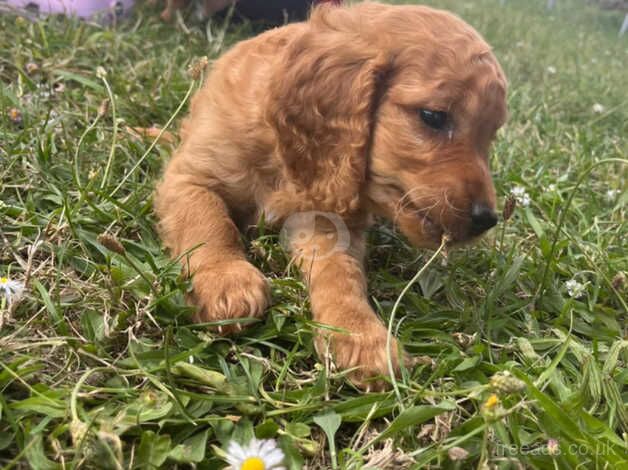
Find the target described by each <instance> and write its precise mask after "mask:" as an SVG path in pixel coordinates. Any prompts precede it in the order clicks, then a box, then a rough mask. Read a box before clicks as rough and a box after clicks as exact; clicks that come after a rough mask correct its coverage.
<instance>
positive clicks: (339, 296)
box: [155, 3, 507, 386]
mask: <svg viewBox="0 0 628 470" xmlns="http://www.w3.org/2000/svg"><path fill="white" fill-rule="evenodd" d="M505 97H506V79H505V77H504V74H503V72H502V70H501V68H500V66H499V64H498V63H497V61H496V59H495V57H494V56H493V54H492V53H491V50H490V47H489V46H488V44H487V43H486V42H485V41H484V40H483V39H482V38H481V37H480V36H479V34H478V33H477V32H476V31H474V30H473V29H472V28H471V27H470V26H469V25H467V24H466V23H464V22H463V21H462V20H460V19H459V18H457V17H456V16H454V15H452V14H450V13H447V12H444V11H439V10H434V9H431V8H427V7H422V6H409V5H403V6H402V5H399V6H391V5H382V4H377V3H361V4H358V5H354V6H346V7H333V6H326V5H322V6H320V7H317V8H316V9H314V11H313V12H312V14H311V17H310V19H309V20H308V21H307V22H303V23H296V24H291V25H287V26H284V27H281V28H277V29H274V30H271V31H268V32H265V33H263V34H261V35H259V36H257V37H255V38H252V39H250V40H247V41H243V42H241V43H239V44H237V45H236V46H234V47H233V48H232V49H231V50H230V51H229V52H227V53H226V54H224V55H223V56H222V57H221V58H220V59H219V60H218V61H216V63H215V64H214V65H213V66H212V70H211V73H210V75H209V77H208V78H207V81H206V83H205V85H204V87H203V88H202V89H201V90H200V91H199V92H198V93H197V94H196V96H195V97H194V99H193V100H192V104H191V111H190V115H189V117H188V118H187V119H186V120H185V121H184V123H183V125H182V129H181V137H182V143H181V145H180V147H179V148H178V150H177V151H176V153H175V155H174V157H173V158H172V160H171V161H170V163H169V164H168V166H167V169H166V171H165V174H164V178H163V181H162V182H161V183H160V185H159V187H158V188H157V193H156V201H155V202H156V211H157V214H158V216H159V219H160V230H161V233H162V237H163V240H164V242H165V244H166V246H167V247H168V248H169V249H170V251H171V253H172V255H173V256H181V255H182V254H184V253H188V252H189V253H188V254H187V256H186V258H185V269H186V272H188V273H189V274H190V275H192V276H193V281H192V283H193V294H192V297H193V302H194V303H195V304H196V305H197V306H198V313H197V319H198V320H199V321H217V320H226V319H234V320H237V319H240V318H243V317H259V316H261V315H262V314H263V313H264V310H265V309H266V307H267V305H268V302H269V289H268V284H267V281H266V279H265V277H264V276H263V274H262V273H261V272H260V271H259V270H258V269H257V268H255V267H254V266H253V265H251V264H250V263H249V262H248V261H247V260H246V255H245V252H244V250H243V246H242V243H241V241H240V234H239V228H240V229H242V228H244V227H246V226H247V225H248V224H252V223H255V222H256V220H258V218H259V217H260V216H261V214H264V215H265V218H266V220H267V221H268V220H269V221H272V222H274V223H275V224H277V225H278V226H281V224H282V223H284V221H286V219H288V218H289V217H291V216H294V214H297V213H301V212H305V211H317V212H318V213H333V214H336V215H337V216H338V217H339V218H341V219H342V221H343V222H344V224H345V226H346V228H347V231H348V233H349V235H350V243H348V245H347V246H345V247H343V249H342V250H336V251H334V246H332V245H333V244H334V243H336V242H337V237H334V236H330V234H331V235H333V232H334V231H335V230H337V227H336V226H335V225H334V224H331V223H329V221H328V220H327V221H326V219H325V218H324V217H323V218H322V220H321V221H318V222H317V223H316V227H315V228H314V233H313V234H311V236H310V237H309V238H308V239H307V240H306V241H305V242H303V240H301V241H299V240H288V244H289V245H290V246H291V247H292V249H293V254H294V256H295V258H296V259H297V261H298V262H299V264H300V265H301V267H302V268H301V269H302V271H303V272H304V277H305V279H306V281H307V283H308V287H309V293H310V298H311V306H312V315H313V318H314V320H316V321H317V322H319V323H320V324H323V325H329V326H331V327H333V329H331V330H326V329H324V328H321V330H320V334H319V335H318V336H317V339H316V346H317V349H318V350H319V353H323V352H324V350H329V351H330V352H331V354H332V356H333V358H334V360H335V362H336V364H337V365H338V366H339V367H341V368H353V372H351V374H350V377H351V378H352V380H353V381H354V382H355V383H357V384H360V385H366V384H368V383H371V384H374V385H376V386H379V385H382V381H381V380H380V381H374V382H373V381H370V379H371V378H372V377H374V376H378V375H381V374H386V373H387V362H386V357H387V353H386V339H387V332H386V329H385V328H384V327H383V325H382V324H381V322H380V321H379V319H378V318H377V316H376V314H375V313H374V312H373V309H372V308H371V306H370V305H369V301H368V297H367V288H366V282H365V274H364V268H363V255H364V249H365V247H364V239H363V234H362V232H363V230H364V229H365V228H366V227H367V226H368V225H369V224H370V223H371V218H372V217H371V215H382V216H384V217H387V218H389V219H390V220H393V221H394V223H395V225H396V226H397V227H398V228H399V229H400V230H401V232H402V233H404V234H405V235H406V236H407V238H408V239H409V240H410V241H411V242H412V243H413V244H414V245H416V246H417V247H426V248H431V247H434V246H436V245H438V243H439V241H440V239H441V236H442V235H443V234H444V233H447V234H448V235H449V236H450V238H451V240H452V243H454V244H455V243H463V242H466V241H469V240H472V239H474V238H476V237H477V236H479V235H480V234H481V233H482V232H483V231H485V230H486V229H488V228H490V227H491V226H492V225H494V223H495V222H496V217H495V215H494V207H495V190H494V187H493V183H492V181H491V175H490V171H489V167H488V152H489V146H490V144H491V141H492V140H493V138H494V136H495V133H496V131H497V129H498V128H499V127H500V126H501V125H502V124H503V123H504V121H505V119H506V113H507V112H506V102H505ZM421 110H428V111H430V110H431V111H438V112H440V113H441V117H442V116H446V123H445V124H444V125H443V126H440V127H438V126H431V125H428V123H427V121H426V120H425V119H424V116H423V112H422V111H421ZM445 113H446V114H445ZM437 127H438V128H437ZM336 235H337V234H336ZM326 252H327V255H326V256H320V254H321V253H326ZM239 328H240V325H239V324H238V323H232V324H230V325H228V326H225V327H224V328H221V330H222V331H224V332H228V331H233V330H236V329H239ZM392 352H393V365H394V367H395V368H398V367H399V355H400V354H402V352H401V351H398V348H397V346H396V343H395V342H394V341H393V348H392Z"/></svg>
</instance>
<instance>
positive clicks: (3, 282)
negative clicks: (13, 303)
mask: <svg viewBox="0 0 628 470" xmlns="http://www.w3.org/2000/svg"><path fill="white" fill-rule="evenodd" d="M7 282H9V279H7V278H6V277H0V284H6V283H7Z"/></svg>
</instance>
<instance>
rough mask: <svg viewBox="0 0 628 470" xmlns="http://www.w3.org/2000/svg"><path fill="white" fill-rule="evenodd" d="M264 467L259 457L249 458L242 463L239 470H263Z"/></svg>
mask: <svg viewBox="0 0 628 470" xmlns="http://www.w3.org/2000/svg"><path fill="white" fill-rule="evenodd" d="M265 469H266V465H264V461H263V460H262V459H260V458H259V457H249V458H248V459H246V460H245V461H244V462H242V466H241V467H240V470H265Z"/></svg>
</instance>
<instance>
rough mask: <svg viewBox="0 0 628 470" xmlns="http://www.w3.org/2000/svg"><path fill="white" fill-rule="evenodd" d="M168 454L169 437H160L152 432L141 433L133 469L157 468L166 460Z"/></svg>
mask: <svg viewBox="0 0 628 470" xmlns="http://www.w3.org/2000/svg"><path fill="white" fill-rule="evenodd" d="M169 452H170V436H168V435H164V436H160V435H157V434H155V433H154V432H153V431H145V432H143V433H142V438H141V440H140V444H139V446H138V448H137V457H136V462H137V465H136V466H135V468H142V469H152V468H159V467H160V466H161V465H162V464H163V463H164V462H165V461H166V459H167V458H168V453H169Z"/></svg>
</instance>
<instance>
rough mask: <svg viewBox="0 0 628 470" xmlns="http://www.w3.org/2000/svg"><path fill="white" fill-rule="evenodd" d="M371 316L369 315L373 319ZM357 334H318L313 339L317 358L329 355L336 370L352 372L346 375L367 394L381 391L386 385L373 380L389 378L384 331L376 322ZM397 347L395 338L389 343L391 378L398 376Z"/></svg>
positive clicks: (361, 327)
mask: <svg viewBox="0 0 628 470" xmlns="http://www.w3.org/2000/svg"><path fill="white" fill-rule="evenodd" d="M374 315H375V314H374V313H373V316H374ZM357 330H358V331H348V332H347V333H332V334H331V335H330V334H326V333H321V334H319V336H318V337H317V338H316V349H317V351H318V353H319V355H320V356H323V355H326V354H331V356H332V359H333V361H334V363H335V364H336V366H337V367H339V368H340V369H354V368H355V370H353V371H351V372H350V373H349V375H348V377H349V379H350V380H351V382H352V383H353V384H355V385H356V386H358V387H360V388H363V389H365V390H367V391H370V390H385V389H386V388H388V382H386V381H385V380H382V379H381V378H380V379H377V377H378V376H389V375H390V371H389V368H388V351H387V349H386V338H387V335H388V332H387V331H386V328H384V326H383V325H382V324H381V323H379V322H378V321H377V320H376V319H373V320H369V321H367V322H365V323H363V324H360V325H359V328H358V329H357ZM398 351H399V346H398V343H397V340H396V339H395V338H391V341H390V359H391V362H392V367H393V371H394V373H395V375H397V374H398V373H399V352H398Z"/></svg>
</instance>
